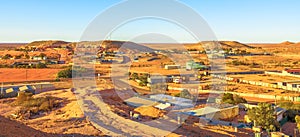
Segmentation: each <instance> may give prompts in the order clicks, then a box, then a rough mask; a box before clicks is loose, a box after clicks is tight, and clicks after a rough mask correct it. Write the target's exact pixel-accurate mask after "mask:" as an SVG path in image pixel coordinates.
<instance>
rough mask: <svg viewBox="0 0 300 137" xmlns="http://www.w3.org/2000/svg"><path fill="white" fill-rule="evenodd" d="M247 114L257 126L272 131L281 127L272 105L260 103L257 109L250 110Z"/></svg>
mask: <svg viewBox="0 0 300 137" xmlns="http://www.w3.org/2000/svg"><path fill="white" fill-rule="evenodd" d="M247 114H248V116H249V119H250V120H251V121H252V122H254V124H255V126H261V127H262V128H264V129H269V130H271V131H274V127H277V128H278V127H279V123H278V122H277V121H276V117H275V109H274V107H272V105H271V104H268V103H259V104H258V106H257V107H254V108H252V109H249V111H248V112H247Z"/></svg>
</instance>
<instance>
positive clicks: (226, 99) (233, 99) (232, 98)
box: [221, 93, 247, 105]
mask: <svg viewBox="0 0 300 137" xmlns="http://www.w3.org/2000/svg"><path fill="white" fill-rule="evenodd" d="M221 102H222V103H227V104H234V105H236V104H239V103H247V101H246V99H244V98H242V97H241V96H239V95H233V94H231V93H224V94H223V96H222V101H221Z"/></svg>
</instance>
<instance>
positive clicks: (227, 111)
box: [183, 105, 239, 120]
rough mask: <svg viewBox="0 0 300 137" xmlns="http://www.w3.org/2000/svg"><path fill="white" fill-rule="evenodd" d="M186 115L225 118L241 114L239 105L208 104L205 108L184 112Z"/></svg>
mask: <svg viewBox="0 0 300 137" xmlns="http://www.w3.org/2000/svg"><path fill="white" fill-rule="evenodd" d="M183 114H185V115H189V116H194V117H199V118H200V117H204V118H207V119H214V120H224V119H229V118H233V117H236V116H238V115H239V107H238V106H237V105H235V106H233V105H226V106H219V107H218V106H216V107H215V106H207V107H204V108H200V109H196V110H190V111H186V112H183Z"/></svg>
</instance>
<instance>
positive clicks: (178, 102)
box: [150, 94, 194, 109]
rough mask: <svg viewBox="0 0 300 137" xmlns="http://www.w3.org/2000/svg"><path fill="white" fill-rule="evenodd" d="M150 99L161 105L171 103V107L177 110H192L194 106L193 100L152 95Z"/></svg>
mask: <svg viewBox="0 0 300 137" xmlns="http://www.w3.org/2000/svg"><path fill="white" fill-rule="evenodd" d="M150 99H151V100H153V101H157V102H160V103H169V104H171V106H175V107H176V108H175V109H182V108H191V107H193V106H194V105H193V101H192V100H191V99H186V98H181V97H174V96H170V95H165V94H155V95H150Z"/></svg>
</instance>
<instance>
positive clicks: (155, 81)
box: [147, 76, 167, 84]
mask: <svg viewBox="0 0 300 137" xmlns="http://www.w3.org/2000/svg"><path fill="white" fill-rule="evenodd" d="M166 79H167V77H166V76H150V77H148V78H147V82H148V83H149V84H158V83H166Z"/></svg>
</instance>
